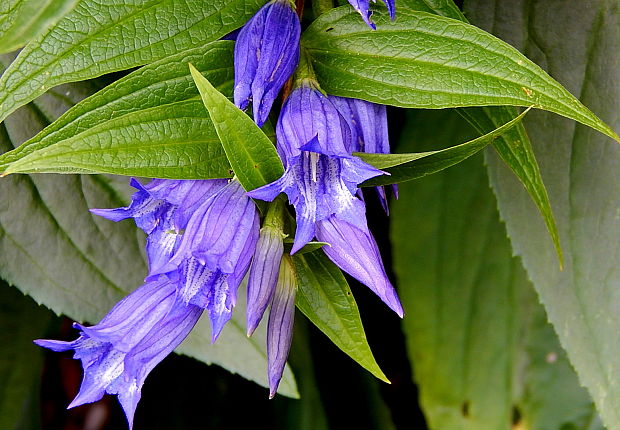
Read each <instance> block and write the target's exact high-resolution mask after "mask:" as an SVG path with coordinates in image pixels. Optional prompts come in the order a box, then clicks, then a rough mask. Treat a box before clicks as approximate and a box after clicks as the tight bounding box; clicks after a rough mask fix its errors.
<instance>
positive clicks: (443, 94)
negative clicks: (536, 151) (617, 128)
mask: <svg viewBox="0 0 620 430" xmlns="http://www.w3.org/2000/svg"><path fill="white" fill-rule="evenodd" d="M373 19H374V20H375V22H376V23H377V30H376V31H373V30H371V29H370V28H368V26H367V25H365V24H364V22H362V21H361V20H360V19H359V14H357V13H355V12H353V11H352V10H351V8H349V7H340V8H337V9H334V10H332V11H331V12H329V13H327V14H324V15H323V16H321V17H320V18H319V19H317V20H316V21H314V23H313V24H312V25H311V26H310V27H309V28H308V29H307V30H306V31H305V33H304V36H303V39H302V44H303V47H304V48H305V49H306V50H307V51H308V53H309V54H310V57H311V61H312V64H313V66H314V69H315V71H316V72H317V75H318V78H319V81H320V83H321V86H322V88H323V89H324V90H325V91H327V92H328V93H330V94H334V95H338V96H344V97H355V98H361V99H364V100H369V101H372V102H376V103H383V104H389V105H394V106H400V107H410V108H425V109H438V108H449V107H464V106H491V105H513V106H526V107H529V106H532V105H534V106H535V107H536V108H539V109H544V110H549V111H551V112H555V113H557V114H560V115H563V116H566V117H568V118H571V119H574V120H576V121H579V122H581V123H583V124H586V125H588V126H590V127H592V128H594V129H596V130H598V131H600V132H601V133H603V134H606V135H607V136H609V137H611V138H613V139H615V140H617V141H619V142H620V137H618V135H617V134H616V133H615V132H614V131H613V130H612V129H610V128H609V127H608V126H607V125H606V124H605V123H604V122H603V121H601V120H600V119H599V118H598V117H597V116H596V115H594V114H593V113H592V112H590V111H589V110H588V109H587V108H586V107H585V106H583V105H582V104H581V103H580V102H579V101H578V100H577V99H576V98H575V97H573V96H572V95H571V94H570V93H569V92H568V91H567V90H566V89H565V88H564V87H562V86H561V85H560V84H558V83H557V82H556V81H555V80H553V79H552V78H551V77H550V76H549V75H547V74H546V73H545V72H544V71H543V70H542V69H541V68H540V67H538V66H537V65H536V64H534V63H532V62H531V61H530V60H528V59H527V57H525V56H524V55H522V54H521V53H519V51H517V50H516V49H514V48H513V47H511V46H510V45H508V44H507V43H505V42H503V41H501V40H499V39H497V38H495V37H493V36H491V35H490V34H488V33H486V32H484V31H482V30H480V29H478V28H476V27H474V26H472V25H469V24H467V23H464V22H461V21H456V20H453V19H450V18H445V17H442V16H437V15H432V14H429V13H426V12H421V11H412V10H410V9H406V8H401V9H400V10H399V12H398V19H397V20H395V21H394V22H391V21H390V20H389V17H388V16H387V13H385V11H383V10H381V9H379V10H377V12H376V13H375V15H373Z"/></svg>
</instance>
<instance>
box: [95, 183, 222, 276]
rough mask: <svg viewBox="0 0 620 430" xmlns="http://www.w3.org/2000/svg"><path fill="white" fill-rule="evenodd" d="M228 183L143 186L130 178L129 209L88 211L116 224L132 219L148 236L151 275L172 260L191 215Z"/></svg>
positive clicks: (155, 184) (147, 250) (153, 184)
mask: <svg viewBox="0 0 620 430" xmlns="http://www.w3.org/2000/svg"><path fill="white" fill-rule="evenodd" d="M227 182H228V181H227V180H226V179H215V180H208V181H190V180H183V181H177V180H168V179H153V180H152V181H151V182H149V183H148V184H147V185H142V184H140V182H138V181H137V180H136V179H133V178H132V179H131V180H130V184H131V185H132V186H133V187H134V188H136V189H137V190H138V191H137V192H136V193H134V195H133V196H132V200H131V204H130V205H129V206H127V207H124V208H116V209H91V212H92V213H94V214H96V215H99V216H101V217H103V218H106V219H109V220H111V221H115V222H117V221H121V220H124V219H127V218H133V219H134V220H135V222H136V225H137V226H138V227H139V228H141V229H142V230H143V231H144V232H145V233H146V234H147V235H148V237H147V241H146V254H147V258H148V261H149V270H150V273H154V272H156V271H158V269H159V268H160V267H161V266H163V265H164V264H167V263H168V261H169V260H170V258H171V257H172V254H173V253H174V251H175V250H176V248H177V247H178V244H179V243H180V238H181V233H182V232H183V230H184V229H185V228H186V226H187V223H188V221H189V217H190V215H191V214H193V213H194V211H195V210H196V209H197V207H198V206H200V205H201V204H202V203H203V202H204V201H206V200H208V199H209V198H210V197H212V196H213V195H214V194H215V193H216V192H217V191H218V190H220V189H221V188H222V187H224V186H225V185H226V184H227ZM172 270H173V269H172Z"/></svg>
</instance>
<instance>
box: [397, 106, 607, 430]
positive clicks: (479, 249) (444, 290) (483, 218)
mask: <svg viewBox="0 0 620 430" xmlns="http://www.w3.org/2000/svg"><path fill="white" fill-rule="evenodd" d="M407 119H408V121H407V123H406V127H405V129H404V131H403V135H402V137H401V144H400V145H399V148H398V150H399V151H425V150H429V149H434V148H436V147H437V146H439V147H441V146H443V145H445V144H447V142H452V141H454V140H466V139H470V138H471V137H472V136H475V135H476V133H475V132H473V130H472V129H471V128H470V126H469V125H468V123H466V122H465V120H463V119H462V118H461V117H460V116H459V115H457V114H456V113H455V112H453V111H452V112H451V111H436V112H428V111H427V112H410V113H409V114H408V116H407ZM439 124H441V126H438V125H439ZM537 219H538V220H539V219H540V218H539V217H538V218H537ZM541 223H542V221H541ZM391 239H392V242H393V252H394V261H395V270H396V274H397V278H398V285H399V292H400V295H401V298H402V300H403V305H404V307H405V309H406V310H407V313H406V314H405V319H404V321H403V325H404V330H405V334H406V336H407V345H408V350H409V353H410V357H411V359H412V360H413V370H414V373H415V378H416V381H417V383H418V384H419V385H420V392H421V404H422V407H423V409H424V412H425V414H426V416H427V419H428V421H429V426H430V428H432V429H441V430H452V429H476V430H484V429H489V430H497V429H510V428H526V429H541V430H542V429H560V428H565V427H563V426H567V427H566V428H577V429H586V428H591V427H589V426H590V425H591V421H592V420H593V419H594V418H595V414H594V406H593V403H592V400H591V399H590V397H589V395H588V393H587V392H586V391H585V390H584V389H583V388H581V387H580V386H579V383H578V381H577V378H576V375H575V373H574V372H573V371H572V369H571V367H570V365H569V364H568V362H567V359H566V357H565V355H564V353H563V351H562V349H561V347H560V345H559V343H558V341H557V338H556V335H555V333H554V332H553V330H552V328H551V326H550V325H549V324H547V322H546V316H545V313H544V309H543V308H542V306H541V305H540V304H539V303H538V300H537V297H536V293H535V292H534V290H533V288H532V286H531V284H530V283H529V282H528V281H527V277H526V274H525V271H524V270H523V269H522V267H521V263H520V261H519V259H517V258H512V257H511V249H510V243H509V241H508V239H507V238H506V233H505V230H504V226H503V225H502V224H501V223H500V222H499V219H498V212H497V209H496V202H495V198H494V196H493V193H492V192H491V190H490V188H489V185H488V180H487V176H486V174H485V170H484V166H483V165H482V158H481V154H478V155H476V156H474V157H471V158H470V159H468V160H467V161H465V162H463V163H461V164H459V165H458V166H455V167H453V168H450V169H447V170H444V171H443V172H441V173H439V174H436V175H432V176H429V177H427V178H424V179H422V180H419V181H414V182H410V183H406V184H403V185H402V186H401V188H400V199H399V200H398V201H395V202H394V203H393V205H392V231H391ZM555 267H557V266H555ZM599 428H600V427H599Z"/></svg>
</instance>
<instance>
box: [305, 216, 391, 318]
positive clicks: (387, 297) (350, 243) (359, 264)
mask: <svg viewBox="0 0 620 430" xmlns="http://www.w3.org/2000/svg"><path fill="white" fill-rule="evenodd" d="M316 235H317V239H318V240H319V241H321V242H327V243H329V245H330V246H324V247H323V251H324V252H325V254H327V256H328V257H329V258H330V260H332V261H333V262H334V263H336V265H337V266H338V267H340V268H341V269H342V270H344V271H345V272H347V273H348V274H349V275H351V276H353V277H354V278H356V279H357V280H359V281H360V282H362V283H363V284H365V285H366V286H368V287H369V288H370V289H371V290H372V291H373V292H374V293H375V294H377V295H378V296H379V297H380V298H381V300H383V302H384V303H385V304H386V305H388V306H389V307H390V308H391V309H392V310H393V311H394V312H396V313H397V314H398V315H399V316H400V317H402V316H403V308H402V306H401V304H400V300H399V299H398V296H397V295H396V290H394V287H393V286H392V284H391V283H390V280H389V279H388V277H387V274H386V273H385V268H384V267H383V261H382V259H381V254H380V253H379V248H378V247H377V243H376V242H375V239H374V238H373V237H372V234H371V233H370V231H368V230H367V229H366V230H362V229H359V228H357V227H355V226H353V225H351V224H349V223H348V222H346V221H343V220H340V219H338V218H337V217H335V216H332V217H330V218H328V219H326V220H323V221H320V222H318V223H317V233H316Z"/></svg>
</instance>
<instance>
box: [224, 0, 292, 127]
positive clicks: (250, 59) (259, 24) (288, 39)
mask: <svg viewBox="0 0 620 430" xmlns="http://www.w3.org/2000/svg"><path fill="white" fill-rule="evenodd" d="M300 35H301V25H300V23H299V17H298V16H297V13H296V12H295V6H294V4H293V3H291V1H290V0H271V1H270V2H269V3H267V4H266V5H265V6H263V7H262V8H261V9H260V10H259V11H258V12H257V13H256V15H254V16H253V17H252V19H250V20H249V21H248V22H247V23H246V24H245V26H244V27H243V29H242V30H241V32H240V33H239V36H238V37H237V42H236V43H235V61H234V64H235V88H234V101H235V104H236V105H237V106H238V107H239V108H240V109H242V110H244V109H246V108H247V106H248V103H249V101H250V98H251V99H252V106H253V111H254V121H255V122H256V124H258V126H259V127H261V126H262V125H263V124H264V123H265V121H266V120H267V117H268V116H269V111H270V110H271V106H272V105H273V102H274V100H275V98H276V97H277V95H278V93H279V92H280V90H281V89H282V87H283V86H284V84H285V83H286V81H287V80H288V79H289V78H290V76H291V75H292V74H293V71H294V70H295V68H296V67H297V64H298V63H299V38H300Z"/></svg>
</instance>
